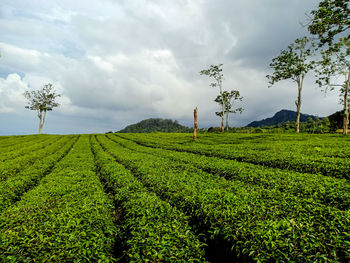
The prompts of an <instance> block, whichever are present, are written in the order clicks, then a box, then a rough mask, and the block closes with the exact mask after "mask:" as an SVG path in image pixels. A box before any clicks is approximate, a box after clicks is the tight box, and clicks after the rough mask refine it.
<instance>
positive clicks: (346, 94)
mask: <svg viewBox="0 0 350 263" xmlns="http://www.w3.org/2000/svg"><path fill="white" fill-rule="evenodd" d="M349 82H350V70H349V72H348V74H347V77H346V79H345V83H344V89H345V90H344V120H343V134H344V135H347V134H348V128H349Z"/></svg>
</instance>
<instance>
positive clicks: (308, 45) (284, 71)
mask: <svg viewBox="0 0 350 263" xmlns="http://www.w3.org/2000/svg"><path fill="white" fill-rule="evenodd" d="M313 51H314V43H313V42H312V41H311V40H310V39H308V38H307V37H303V38H298V39H296V40H295V41H294V43H292V44H291V45H289V46H288V48H287V50H282V51H281V54H280V55H279V56H278V57H276V58H274V59H272V63H271V64H270V67H271V68H273V69H274V73H273V74H272V75H267V76H266V77H267V78H268V79H269V84H270V86H269V87H271V86H272V85H274V84H275V83H277V82H279V81H281V80H287V79H291V80H292V81H294V82H296V83H297V85H298V98H297V100H296V101H295V105H296V107H297V117H296V125H295V131H296V132H299V130H300V108H301V92H302V89H303V83H304V79H305V75H306V74H307V73H308V72H309V71H310V70H312V69H313V67H314V62H313V61H312V60H310V57H311V56H312V54H313Z"/></svg>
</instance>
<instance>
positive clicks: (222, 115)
mask: <svg viewBox="0 0 350 263" xmlns="http://www.w3.org/2000/svg"><path fill="white" fill-rule="evenodd" d="M224 119H225V115H224V114H221V132H222V133H224V132H225V126H224Z"/></svg>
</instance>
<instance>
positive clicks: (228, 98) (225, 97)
mask: <svg viewBox="0 0 350 263" xmlns="http://www.w3.org/2000/svg"><path fill="white" fill-rule="evenodd" d="M242 99H243V97H241V96H240V94H239V91H238V90H231V91H230V92H228V91H224V92H223V93H222V95H218V96H217V97H216V99H215V100H214V101H215V102H217V103H219V104H220V105H223V104H224V109H225V112H226V131H228V128H229V126H228V116H229V114H230V113H237V112H239V113H242V111H243V108H241V107H240V108H236V109H233V108H232V107H233V104H234V102H235V101H236V100H240V101H242ZM215 114H216V115H217V116H220V117H222V116H223V114H224V113H223V111H220V112H216V113H215Z"/></svg>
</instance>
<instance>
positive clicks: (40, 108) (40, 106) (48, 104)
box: [23, 83, 61, 134]
mask: <svg viewBox="0 0 350 263" xmlns="http://www.w3.org/2000/svg"><path fill="white" fill-rule="evenodd" d="M23 95H24V97H25V98H26V99H28V104H29V105H28V106H25V108H26V109H30V110H35V111H36V112H37V115H38V118H39V119H40V122H39V134H41V133H42V130H43V126H44V123H45V119H46V112H48V111H52V109H53V108H54V107H58V106H59V105H60V104H58V103H57V102H56V101H55V100H56V98H57V97H60V96H61V95H60V94H56V91H55V90H54V88H53V86H52V84H50V83H48V84H45V85H44V87H43V88H42V89H41V90H33V91H31V92H29V91H26V92H25V93H24V94H23Z"/></svg>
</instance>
